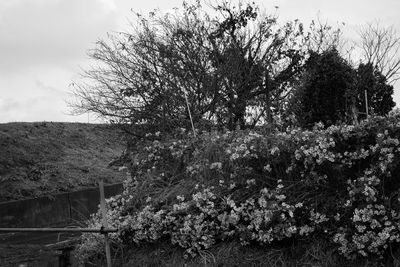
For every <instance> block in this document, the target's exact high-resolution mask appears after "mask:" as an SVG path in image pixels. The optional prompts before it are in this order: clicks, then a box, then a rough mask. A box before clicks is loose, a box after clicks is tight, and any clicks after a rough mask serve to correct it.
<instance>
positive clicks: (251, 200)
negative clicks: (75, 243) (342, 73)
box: [80, 114, 400, 259]
mask: <svg viewBox="0 0 400 267" xmlns="http://www.w3.org/2000/svg"><path fill="white" fill-rule="evenodd" d="M399 138H400V115H399V114H394V115H391V116H389V117H388V118H383V117H375V118H371V119H369V120H367V121H364V122H362V123H361V124H360V125H358V126H352V125H345V124H343V125H333V126H330V127H328V128H326V129H324V128H323V126H322V125H316V126H315V127H314V128H313V129H312V130H301V129H297V128H293V129H288V130H286V131H283V132H282V131H276V132H274V133H269V134H267V133H264V132H263V130H262V129H259V130H253V131H249V130H247V131H234V132H229V131H226V132H212V133H207V132H205V133H202V134H200V135H199V136H198V137H196V138H193V137H192V136H189V135H187V134H186V133H185V131H184V129H182V132H180V133H175V134H174V135H171V136H168V137H167V136H161V135H158V136H157V135H149V136H148V137H147V140H148V141H146V142H143V146H142V147H141V148H140V149H138V151H136V152H132V154H131V155H129V156H130V157H131V161H132V166H131V167H130V168H131V171H132V174H133V178H132V179H129V180H128V181H127V182H126V184H125V191H124V193H123V194H122V195H120V196H116V197H115V198H112V199H109V200H108V206H109V211H108V213H109V214H108V215H109V223H110V224H111V225H113V226H115V227H118V229H119V233H118V234H115V235H114V236H113V240H114V241H115V242H116V243H118V244H122V245H123V246H127V247H136V246H141V244H147V243H155V242H170V243H171V244H174V245H176V246H180V247H182V248H184V249H185V251H186V253H187V254H186V255H188V256H189V255H191V256H195V255H197V254H198V253H201V251H203V250H207V249H209V248H211V247H213V246H215V245H216V244H218V243H220V242H222V241H229V240H231V241H232V240H233V241H235V240H237V241H238V242H240V243H241V244H242V245H248V244H259V245H261V246H265V245H268V246H274V245H276V244H281V245H282V244H285V242H288V241H292V240H298V242H300V241H301V240H303V241H304V240H310V239H312V240H318V239H323V240H326V241H327V242H329V243H331V244H332V245H334V246H336V248H337V251H338V253H340V254H342V255H344V256H345V257H347V258H352V259H354V258H357V257H360V256H361V257H368V256H377V255H378V256H384V255H385V253H389V251H395V249H396V248H397V246H398V243H399V242H400V214H399V212H400V195H399V192H400V191H399V179H400V177H399V174H400V142H399ZM91 224H93V225H97V226H98V225H100V220H99V218H98V216H94V217H93V219H92V220H91ZM282 242H283V243H282ZM101 244H102V243H101V237H100V236H96V235H92V234H91V235H86V236H85V237H84V242H83V243H82V245H81V247H80V253H81V256H90V255H91V253H93V252H95V253H96V252H99V251H98V250H96V246H98V247H97V249H102V248H101Z"/></svg>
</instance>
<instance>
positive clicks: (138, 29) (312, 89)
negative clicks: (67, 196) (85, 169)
mask: <svg viewBox="0 0 400 267" xmlns="http://www.w3.org/2000/svg"><path fill="white" fill-rule="evenodd" d="M339 43H340V30H334V29H332V28H331V27H329V26H328V25H326V24H321V23H319V24H316V23H315V22H314V23H312V24H311V26H310V27H309V29H308V30H305V29H304V26H303V24H302V23H300V22H299V21H298V20H294V21H291V22H286V23H283V24H282V23H279V22H278V18H277V16H276V14H272V15H271V14H265V13H263V12H261V11H260V10H259V8H258V6H257V5H256V4H255V3H246V4H245V3H242V2H240V1H239V2H238V4H237V5H233V4H231V3H230V2H222V3H221V4H219V5H216V6H210V5H203V3H202V2H200V1H196V2H195V3H194V4H188V3H186V2H184V4H183V8H182V9H176V10H175V12H172V13H166V14H162V13H161V12H159V11H155V12H151V13H150V14H149V16H147V17H145V16H142V15H140V14H137V24H132V27H131V28H130V30H129V31H128V32H119V33H115V34H110V35H109V38H108V39H107V40H100V41H98V42H97V45H96V47H95V48H94V49H93V50H91V51H90V52H89V56H90V57H91V58H92V59H93V60H94V61H95V63H96V64H94V65H93V67H92V68H91V69H88V70H86V71H84V73H83V79H82V80H81V81H80V82H76V83H75V85H76V86H75V89H74V93H75V95H76V96H77V100H78V101H77V102H76V103H74V104H73V107H74V108H75V111H76V112H87V111H92V112H94V113H96V114H98V115H99V116H101V117H103V118H105V119H106V120H109V121H111V122H114V123H118V124H122V125H131V126H134V129H135V130H134V132H135V134H139V132H142V133H144V132H145V131H139V130H138V129H142V128H144V129H145V130H146V131H147V130H149V129H153V130H154V129H156V130H159V131H170V130H171V129H174V128H176V127H188V126H189V125H190V120H192V121H193V122H194V124H195V126H196V127H206V126H207V127H209V126H216V127H224V128H228V129H231V130H232V129H236V128H238V127H239V128H242V129H243V128H253V127H255V126H256V125H260V124H265V123H271V122H272V121H273V117H274V115H276V116H278V117H279V116H281V117H282V116H284V115H285V114H289V113H290V112H292V110H294V109H295V110H296V111H295V112H294V113H295V114H297V117H298V120H299V122H301V123H300V124H301V125H303V126H304V125H308V124H312V123H314V122H318V121H320V120H321V121H323V122H325V123H327V124H331V123H336V122H338V121H344V120H348V118H349V117H353V118H356V117H358V113H357V112H359V111H361V110H362V107H361V105H362V98H361V96H360V90H367V91H368V93H369V98H370V99H369V101H370V103H371V108H372V109H373V110H374V112H375V113H376V114H386V113H387V112H388V110H389V109H391V108H392V106H393V100H392V99H391V95H392V93H393V88H391V87H390V86H388V85H387V84H386V79H385V76H383V75H382V73H381V72H380V71H379V70H378V69H376V68H375V69H374V70H373V71H372V72H371V71H369V69H368V67H365V66H367V65H365V66H364V65H362V66H361V65H360V68H359V70H357V71H355V70H354V68H352V66H350V64H349V63H348V62H347V61H346V60H344V59H343V58H342V57H341V56H340V53H338V52H337V50H336V47H338V45H339ZM366 64H367V63H366ZM365 75H369V76H368V77H369V78H370V80H371V81H372V83H366V81H367V79H366V78H365V77H364V76H365ZM350 88H351V89H350ZM363 88H364V89H363ZM290 101H291V102H290ZM349 110H350V111H349ZM189 114H190V115H191V118H190V116H189ZM352 114H353V115H352Z"/></svg>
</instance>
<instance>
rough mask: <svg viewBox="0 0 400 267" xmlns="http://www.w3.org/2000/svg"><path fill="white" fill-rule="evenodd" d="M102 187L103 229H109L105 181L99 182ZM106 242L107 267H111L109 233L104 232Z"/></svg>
mask: <svg viewBox="0 0 400 267" xmlns="http://www.w3.org/2000/svg"><path fill="white" fill-rule="evenodd" d="M99 187H100V209H101V214H102V219H103V221H102V226H103V227H102V228H103V229H108V222H107V211H106V200H105V197H104V183H103V179H100V181H99ZM103 234H104V240H105V249H106V258H107V267H111V251H110V243H109V240H108V232H103Z"/></svg>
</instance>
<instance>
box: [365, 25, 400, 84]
mask: <svg viewBox="0 0 400 267" xmlns="http://www.w3.org/2000/svg"><path fill="white" fill-rule="evenodd" d="M359 34H360V37H361V41H360V44H359V46H360V48H361V50H362V57H363V59H364V60H365V63H372V64H373V65H374V66H375V67H376V68H377V69H378V70H379V72H380V73H382V74H383V75H384V77H385V78H386V80H387V82H388V83H390V84H393V83H394V82H396V81H397V80H399V79H400V53H399V52H400V37H399V36H398V35H397V32H396V29H395V28H394V27H393V26H390V27H386V28H385V27H382V26H381V25H380V24H379V22H374V23H368V24H367V25H366V26H364V27H362V28H361V29H360V31H359Z"/></svg>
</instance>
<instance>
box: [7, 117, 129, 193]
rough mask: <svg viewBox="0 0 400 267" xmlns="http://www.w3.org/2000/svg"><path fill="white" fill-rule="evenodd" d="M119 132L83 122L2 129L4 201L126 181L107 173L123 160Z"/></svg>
mask: <svg viewBox="0 0 400 267" xmlns="http://www.w3.org/2000/svg"><path fill="white" fill-rule="evenodd" d="M123 149H124V142H123V138H122V136H121V133H120V132H119V131H118V130H117V129H115V128H113V127H111V126H110V125H102V124H84V123H59V122H37V123H19V122H17V123H5V124H0V201H7V200H16V199H23V198H31V197H38V196H43V195H49V194H53V193H57V192H63V191H71V190H76V189H81V188H85V187H89V186H93V185H96V183H97V180H98V179H99V178H103V179H104V181H105V182H106V183H115V182H120V181H122V180H123V179H124V178H126V173H125V172H124V171H118V169H117V168H108V167H107V166H108V164H109V162H110V161H112V160H113V159H114V158H116V157H118V156H120V155H121V153H122V151H123Z"/></svg>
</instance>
